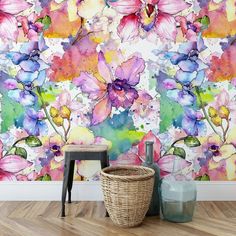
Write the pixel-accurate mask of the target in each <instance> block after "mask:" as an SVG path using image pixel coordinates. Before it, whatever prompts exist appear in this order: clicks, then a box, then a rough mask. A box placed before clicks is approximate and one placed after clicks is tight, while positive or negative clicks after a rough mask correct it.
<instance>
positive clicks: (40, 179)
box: [35, 176, 43, 181]
mask: <svg viewBox="0 0 236 236" xmlns="http://www.w3.org/2000/svg"><path fill="white" fill-rule="evenodd" d="M35 180H36V181H42V180H43V176H39V177H38V178H37V179H35Z"/></svg>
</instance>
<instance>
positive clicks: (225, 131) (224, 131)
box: [221, 120, 229, 142]
mask: <svg viewBox="0 0 236 236" xmlns="http://www.w3.org/2000/svg"><path fill="white" fill-rule="evenodd" d="M226 122H227V126H226V129H224V127H223V125H221V128H222V131H223V139H224V142H225V141H226V135H227V132H228V130H229V121H228V120H227V121H226Z"/></svg>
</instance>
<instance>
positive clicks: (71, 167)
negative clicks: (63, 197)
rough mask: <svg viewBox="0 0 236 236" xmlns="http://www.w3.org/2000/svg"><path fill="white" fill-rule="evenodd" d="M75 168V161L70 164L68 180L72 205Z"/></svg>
mask: <svg viewBox="0 0 236 236" xmlns="http://www.w3.org/2000/svg"><path fill="white" fill-rule="evenodd" d="M74 166H75V161H74V160H72V161H71V162H70V169H69V179H68V203H71V189H72V186H73V177H74Z"/></svg>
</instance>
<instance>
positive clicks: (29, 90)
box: [0, 0, 236, 181]
mask: <svg viewBox="0 0 236 236" xmlns="http://www.w3.org/2000/svg"><path fill="white" fill-rule="evenodd" d="M0 16H1V24H0V66H1V67H0V76H1V81H0V93H1V134H0V140H1V142H0V149H1V150H0V153H1V156H0V180H3V181H4V180H18V181H34V180H37V181H50V180H61V179H62V176H63V149H64V147H65V145H66V144H106V145H108V146H109V156H110V161H111V164H113V165H115V164H138V165H139V164H141V162H142V160H143V159H144V158H145V141H146V140H153V141H155V144H154V157H155V161H156V162H157V163H158V165H159V166H160V169H161V175H162V176H168V175H169V174H170V173H171V172H172V170H173V168H174V167H173V165H174V164H173V163H174V160H175V159H176V160H178V165H176V166H175V171H176V173H177V174H178V175H180V176H187V177H191V178H193V179H196V180H200V181H203V180H211V181H214V180H236V99H235V98H236V97H235V96H236V89H235V86H236V66H235V63H236V1H235V0H186V1H185V0H96V1H95V0H77V1H76V0H1V1H0ZM98 178H99V163H97V162H93V161H90V162H86V161H82V162H78V163H77V165H76V169H75V179H77V180H96V179H98Z"/></svg>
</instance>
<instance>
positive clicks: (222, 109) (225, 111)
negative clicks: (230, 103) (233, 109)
mask: <svg viewBox="0 0 236 236" xmlns="http://www.w3.org/2000/svg"><path fill="white" fill-rule="evenodd" d="M229 113H230V111H229V109H228V108H227V107H226V106H221V107H220V109H219V116H220V117H221V118H222V119H228V118H229Z"/></svg>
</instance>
